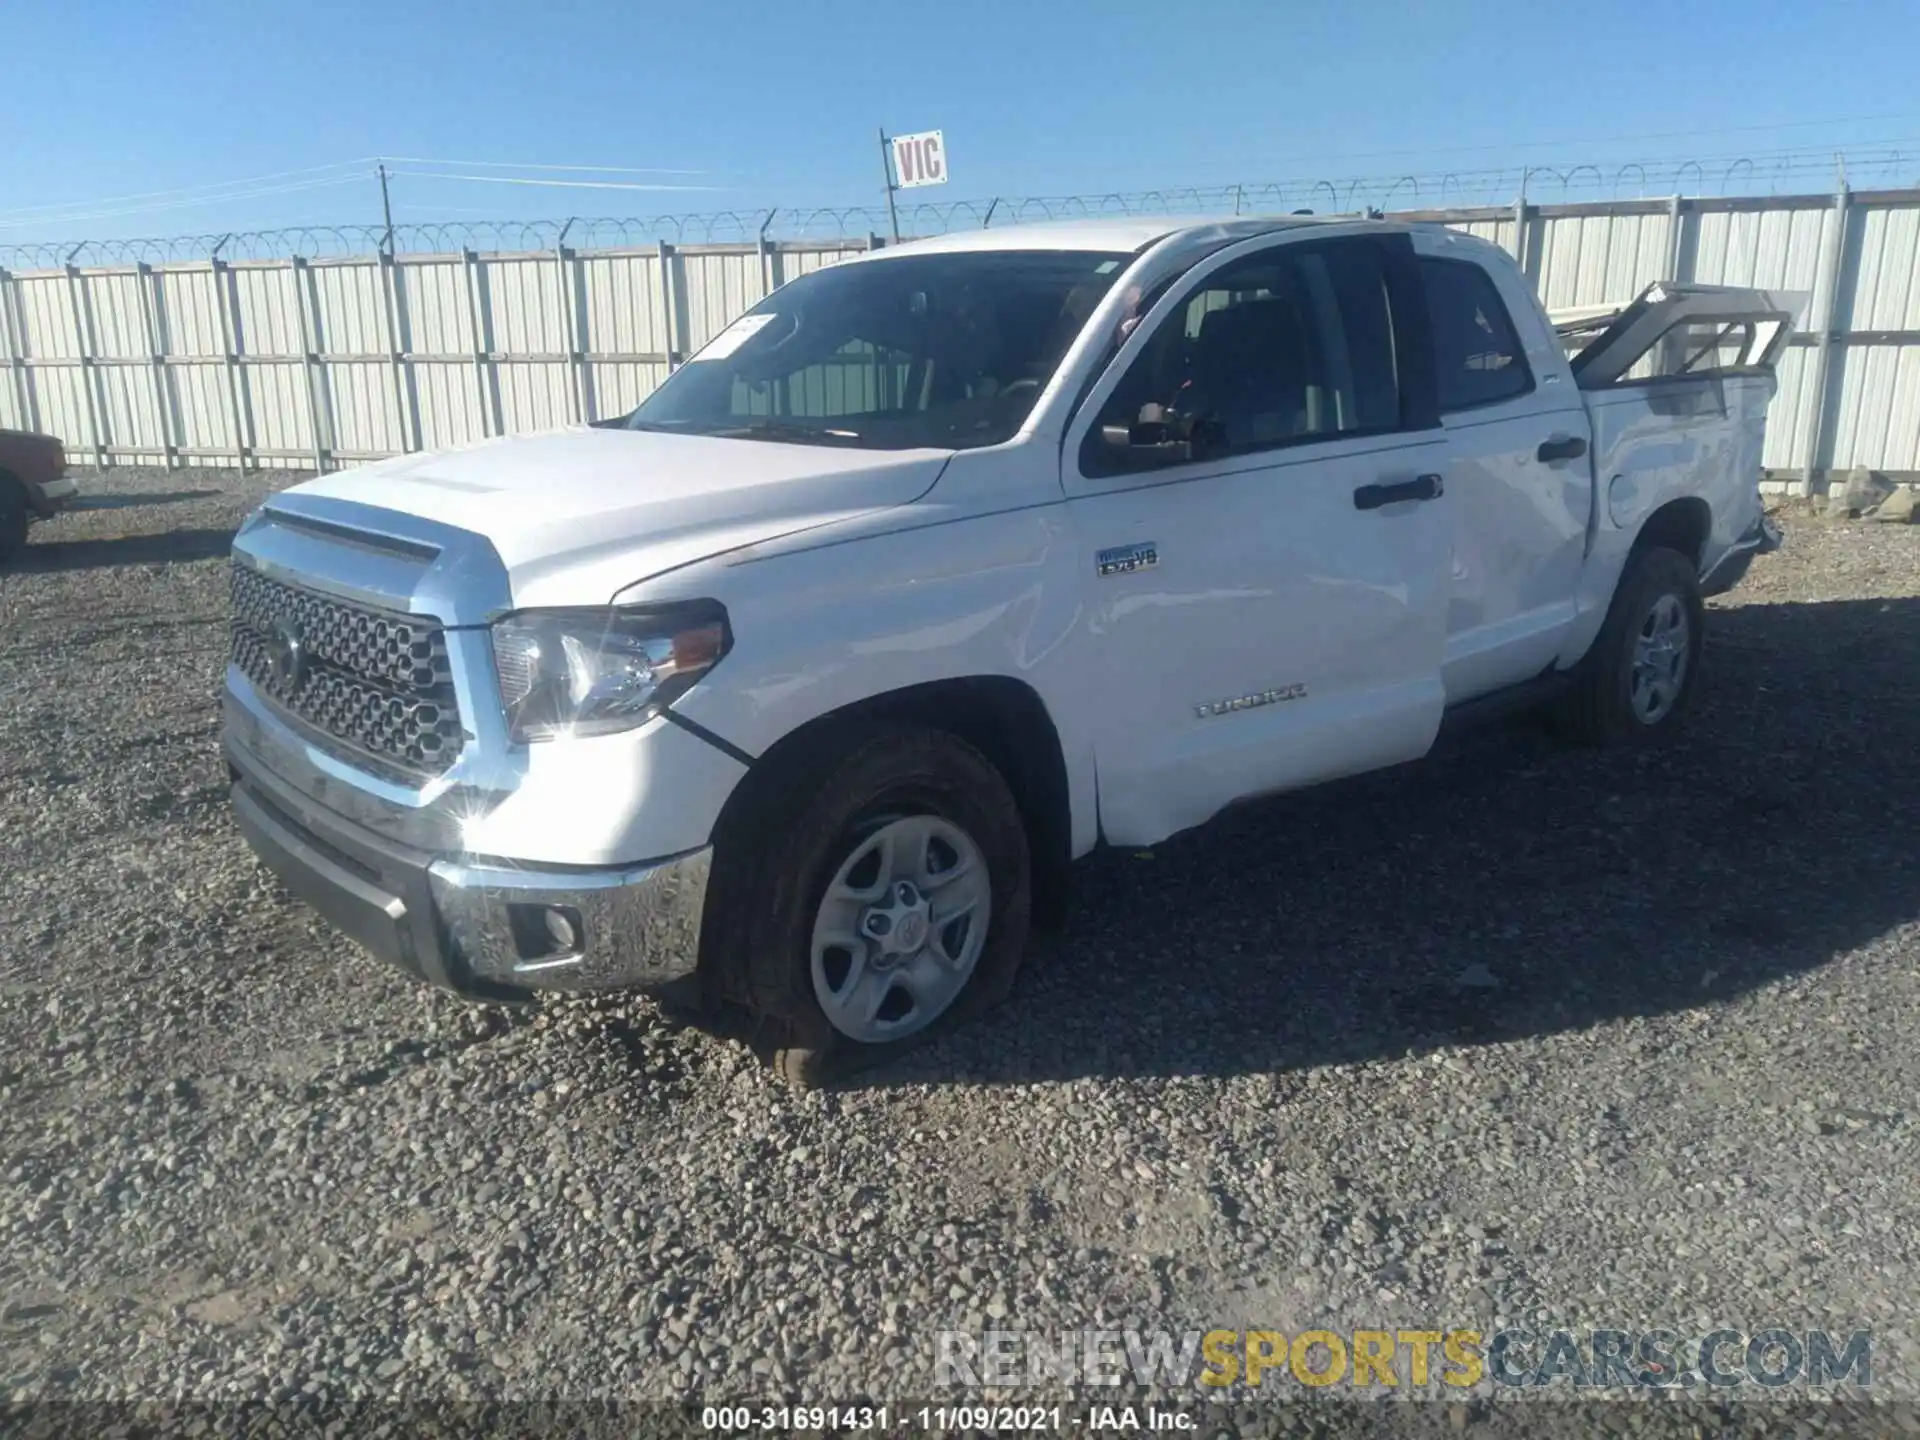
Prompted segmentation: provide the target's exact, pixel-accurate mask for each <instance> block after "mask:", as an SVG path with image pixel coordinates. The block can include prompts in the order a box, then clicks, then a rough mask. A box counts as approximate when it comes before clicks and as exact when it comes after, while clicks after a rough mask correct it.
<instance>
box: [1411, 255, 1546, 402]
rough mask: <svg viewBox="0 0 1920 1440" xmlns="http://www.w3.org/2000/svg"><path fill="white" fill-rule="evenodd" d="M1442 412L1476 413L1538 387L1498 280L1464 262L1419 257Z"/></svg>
mask: <svg viewBox="0 0 1920 1440" xmlns="http://www.w3.org/2000/svg"><path fill="white" fill-rule="evenodd" d="M1420 275H1421V279H1422V280H1423V282H1424V283H1425V287H1426V292H1427V314H1428V317H1429V321H1430V323H1431V325H1432V327H1433V361H1434V368H1435V370H1436V371H1437V372H1438V373H1437V379H1438V381H1439V389H1440V409H1441V412H1442V413H1446V412H1448V411H1452V410H1472V409H1474V408H1476V407H1478V406H1481V405H1494V404H1498V403H1499V402H1500V401H1502V400H1511V399H1513V398H1514V397H1515V396H1517V395H1525V394H1526V393H1527V392H1528V391H1529V390H1531V389H1533V372H1532V371H1531V370H1529V369H1528V368H1527V357H1526V355H1525V354H1524V353H1523V352H1522V351H1521V348H1520V338H1519V336H1517V335H1516V334H1515V333H1514V329H1513V318H1512V317H1511V316H1510V315H1508V314H1507V307H1506V306H1505V305H1504V304H1502V303H1501V300H1500V292H1499V291H1498V290H1497V289H1495V288H1494V284H1493V277H1492V276H1490V275H1488V274H1487V272H1486V271H1484V270H1482V269H1481V268H1480V267H1479V266H1478V265H1475V264H1472V263H1471V262H1469V261H1465V260H1436V259H1432V258H1430V257H1427V256H1422V257H1421V259H1420Z"/></svg>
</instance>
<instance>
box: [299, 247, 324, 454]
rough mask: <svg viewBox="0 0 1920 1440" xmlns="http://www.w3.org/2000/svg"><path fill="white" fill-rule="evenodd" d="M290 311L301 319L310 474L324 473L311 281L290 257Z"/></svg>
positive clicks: (320, 379)
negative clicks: (309, 310) (310, 306)
mask: <svg viewBox="0 0 1920 1440" xmlns="http://www.w3.org/2000/svg"><path fill="white" fill-rule="evenodd" d="M292 276H293V309H294V313H295V314H296V315H298V316H299V317H300V374H301V376H302V377H303V378H304V379H305V380H306V382H307V435H308V438H309V439H311V440H312V441H313V473H314V474H316V475H324V474H326V473H327V437H326V435H325V433H324V432H323V431H322V430H321V428H320V387H321V385H322V384H324V383H325V377H324V375H323V373H322V372H321V369H320V356H319V353H318V352H319V348H320V347H319V346H318V345H317V344H316V343H315V342H314V335H315V332H316V331H317V330H318V329H319V326H318V324H317V323H316V322H315V320H314V319H313V317H311V316H309V315H308V314H307V289H308V284H309V280H310V277H309V276H308V274H307V262H306V260H305V258H304V257H302V256H299V255H296V256H294V257H293V270H292Z"/></svg>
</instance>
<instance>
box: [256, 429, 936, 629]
mask: <svg viewBox="0 0 1920 1440" xmlns="http://www.w3.org/2000/svg"><path fill="white" fill-rule="evenodd" d="M947 458H948V454H947V452H946V451H944V450H855V449H849V448H845V447H841V446H833V445H811V444H784V443H772V442H767V441H761V440H745V439H722V438H717V437H712V436H703V435H670V434H660V433H657V432H653V431H641V430H614V429H589V428H585V427H581V428H577V429H569V430H561V431H554V432H550V433H546V434H540V435H529V436H521V437H516V438H510V439H505V440H497V441H491V442H488V443H486V444H483V445H477V446H471V447H468V448H466V449H459V450H447V451H441V452H438V453H436V454H430V455H409V456H404V457H401V458H399V459H394V460H387V461H382V462H380V463H378V464H374V465H368V466H364V467H362V468H359V469H354V470H345V471H341V472H339V473H338V474H334V475H326V476H322V477H320V478H318V479H315V480H310V481H307V482H306V483H305V484H303V485H299V486H297V487H295V489H294V490H293V491H291V492H289V493H291V494H295V495H301V496H314V497H320V498H325V499H335V500H343V501H350V502H354V503H356V504H361V505H373V506H378V507H380V508H382V509H386V510H397V511H401V512H403V513H405V514H409V515H417V516H420V517H421V518H423V519H427V520H432V521H435V522H437V523H439V524H442V525H449V526H452V527H454V528H456V529H459V530H466V531H470V532H472V533H475V534H478V535H482V536H484V537H485V538H486V539H487V540H488V541H490V542H491V543H492V545H493V548H494V550H495V551H496V552H497V553H498V555H499V556H500V559H501V561H502V562H503V563H504V564H505V565H506V568H507V572H508V577H509V580H510V583H511V585H512V589H513V598H514V603H515V604H518V605H545V604H590V603H597V602H599V601H602V600H607V599H611V598H612V596H613V595H614V594H615V593H616V592H617V591H619V590H620V589H622V588H624V587H626V586H628V585H632V584H635V583H637V582H639V581H642V580H645V579H648V578H650V577H652V576H654V575H658V574H660V573H662V572H663V571H667V570H672V569H675V568H678V567H679V566H682V565H686V564H689V563H691V562H693V561H696V560H702V559H706V558H707V557H709V556H712V555H716V554H720V553H722V552H724V551H727V550H732V549H736V548H738V547H740V546H743V545H752V544H756V543H759V542H762V541H766V540H771V539H775V538H778V537H780V536H783V535H790V534H793V533H794V532H796V531H800V530H806V529H812V528H814V527H816V526H820V525H826V524H831V523H833V522H834V521H836V520H844V519H849V518H851V517H854V516H857V515H862V514H866V513H868V512H870V511H873V510H878V509H885V508H889V507H891V506H895V505H904V504H907V503H909V502H911V501H913V500H916V499H918V498H919V497H920V496H921V495H924V494H925V493H926V492H927V490H928V489H930V488H931V487H932V485H933V482H934V480H935V479H936V478H937V477H938V476H939V474H940V471H941V468H942V467H943V466H944V465H945V464H946V461H947Z"/></svg>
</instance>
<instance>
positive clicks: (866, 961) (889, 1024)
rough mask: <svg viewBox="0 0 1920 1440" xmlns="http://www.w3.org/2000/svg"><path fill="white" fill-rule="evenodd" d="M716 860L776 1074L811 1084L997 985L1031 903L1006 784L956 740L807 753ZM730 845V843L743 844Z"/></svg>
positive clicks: (1008, 970)
mask: <svg viewBox="0 0 1920 1440" xmlns="http://www.w3.org/2000/svg"><path fill="white" fill-rule="evenodd" d="M782 778H784V779H786V780H787V781H789V782H791V783H789V784H784V785H781V786H780V787H779V798H778V799H776V800H774V801H772V802H771V803H770V804H769V805H768V806H767V807H766V809H765V810H764V811H763V813H762V814H761V815H760V816H758V817H756V819H757V820H758V822H759V823H757V824H756V825H755V826H754V827H753V838H752V840H751V841H749V842H748V843H747V844H746V845H745V846H743V853H742V854H739V855H736V856H734V857H732V858H731V859H730V860H723V861H722V863H723V865H725V866H726V868H727V869H728V871H729V872H730V873H729V875H728V876H727V894H728V895H729V897H730V902H729V904H730V908H733V909H734V911H735V914H734V917H733V918H732V920H731V922H730V924H729V929H730V930H731V933H730V934H729V935H728V936H727V938H726V943H725V949H726V951H727V952H729V953H726V954H723V955H722V956H720V957H718V958H719V959H720V962H721V963H722V964H727V965H733V966H743V967H745V974H744V975H743V976H741V977H740V978H742V979H744V980H745V982H746V983H745V984H744V985H735V986H731V987H729V988H732V989H735V990H736V991H744V992H745V993H746V994H747V995H748V996H749V997H750V1004H751V1005H752V1007H753V1008H754V1009H756V1010H758V1011H760V1012H761V1013H762V1015H763V1016H764V1017H766V1018H768V1019H771V1020H772V1021H773V1022H774V1023H775V1026H776V1029H777V1031H778V1032H779V1033H778V1034H777V1036H776V1039H777V1042H778V1043H777V1051H776V1055H775V1064H776V1067H777V1068H778V1069H779V1070H780V1072H781V1073H782V1074H783V1075H784V1076H785V1077H786V1078H787V1079H788V1080H790V1081H792V1082H794V1083H795V1084H798V1085H802V1086H809V1085H815V1084H819V1083H822V1082H824V1081H825V1080H827V1079H830V1078H831V1077H832V1076H833V1075H835V1074H837V1073H841V1072H843V1071H847V1070H852V1069H858V1068H860V1067H862V1066H864V1065H867V1064H871V1063H873V1062H874V1061H876V1060H878V1059H882V1058H885V1057H886V1056H888V1055H891V1054H893V1053H896V1052H898V1051H900V1050H903V1049H905V1048H906V1047H907V1046H908V1045H910V1044H911V1043H913V1042H915V1041H917V1040H920V1039H923V1038H925V1036H927V1035H928V1034H929V1033H931V1032H932V1031H933V1030H935V1029H936V1028H937V1027H938V1026H940V1025H941V1024H942V1022H945V1021H948V1020H951V1019H956V1018H960V1017H963V1016H965V1015H966V1014H968V1013H970V1012H972V1011H974V1010H977V1009H980V1008H984V1006H986V1005H988V1004H991V1003H992V1002H993V1001H995V1000H997V999H999V998H1000V997H1001V996H1003V995H1004V994H1005V993H1006V991H1007V989H1008V988H1009V987H1010V986H1011V984H1012V980H1013V976H1014V973H1015V971H1016V970H1017V969H1018V967H1019V964H1020V959H1021V956H1022V954H1023V952H1024V951H1025V948H1026V943H1027V932H1028V928H1029V923H1030V915H1031V910H1032V903H1033V900H1032V896H1033V888H1032V878H1031V873H1030V872H1031V862H1030V858H1029V852H1028V845H1027V836H1026V831H1025V828H1024V826H1023V825H1022V823H1021V818H1020V810H1019V806H1018V805H1017V804H1016V803H1015V801H1014V798H1013V794H1012V792H1011V791H1010V790H1009V789H1008V787H1007V783H1006V780H1005V779H1004V778H1003V777H1002V776H1001V774H1000V772H999V771H998V770H997V769H996V768H995V767H994V766H993V765H992V763H991V762H989V761H988V760H987V759H986V757H985V756H983V755H981V754H980V752H979V751H977V750H975V749H974V748H973V747H972V746H971V745H968V744H967V743H966V742H964V741H963V740H960V739H959V738H958V737H956V736H953V735H950V734H947V733H946V732H944V731H938V730H930V729H917V728H916V729H906V728H887V729H883V730H878V731H873V732H869V733H867V734H865V735H863V736H859V737H849V739H848V740H847V741H846V742H845V743H844V744H842V745H840V746H837V747H835V751H834V753H833V758H832V759H826V758H825V757H822V756H819V755H817V754H816V755H813V756H809V758H808V761H807V763H806V764H805V765H804V766H800V765H795V766H793V767H792V768H791V770H789V772H788V774H787V775H786V776H784V777H782ZM743 838H744V837H743Z"/></svg>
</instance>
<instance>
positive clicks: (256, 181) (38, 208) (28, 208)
mask: <svg viewBox="0 0 1920 1440" xmlns="http://www.w3.org/2000/svg"><path fill="white" fill-rule="evenodd" d="M372 163H373V162H372V161H371V160H336V161H333V162H332V163H330V164H326V165H308V166H304V167H302V168H301V169H298V170H276V171H274V172H273V173H272V174H268V175H255V176H253V177H252V178H251V179H247V180H215V181H209V182H207V183H206V184H204V185H184V186H181V187H179V188H178V189H174V190H146V191H141V192H138V193H136V194H132V195H112V196H107V197H104V198H102V199H97V200H68V201H64V202H62V203H61V204H58V205H22V206H17V207H15V208H13V209H11V210H0V219H9V218H11V217H13V216H16V215H38V216H45V217H46V218H49V219H54V220H59V219H62V218H65V217H64V215H62V214H52V213H50V212H54V211H60V212H65V211H68V210H92V209H98V208H100V207H103V206H111V205H122V204H127V203H130V202H134V201H142V200H163V199H166V198H168V197H171V196H195V195H200V194H202V193H204V192H206V191H209V190H233V189H238V188H240V187H243V186H250V185H261V184H265V183H266V182H268V181H271V180H285V179H288V178H290V177H292V176H295V175H317V174H319V173H321V172H323V171H327V170H341V169H344V168H346V167H347V166H349V165H370V164H372ZM343 178H353V177H343ZM215 198H218V197H215ZM149 208H152V209H166V208H168V207H166V206H159V205H156V206H152V207H149Z"/></svg>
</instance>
